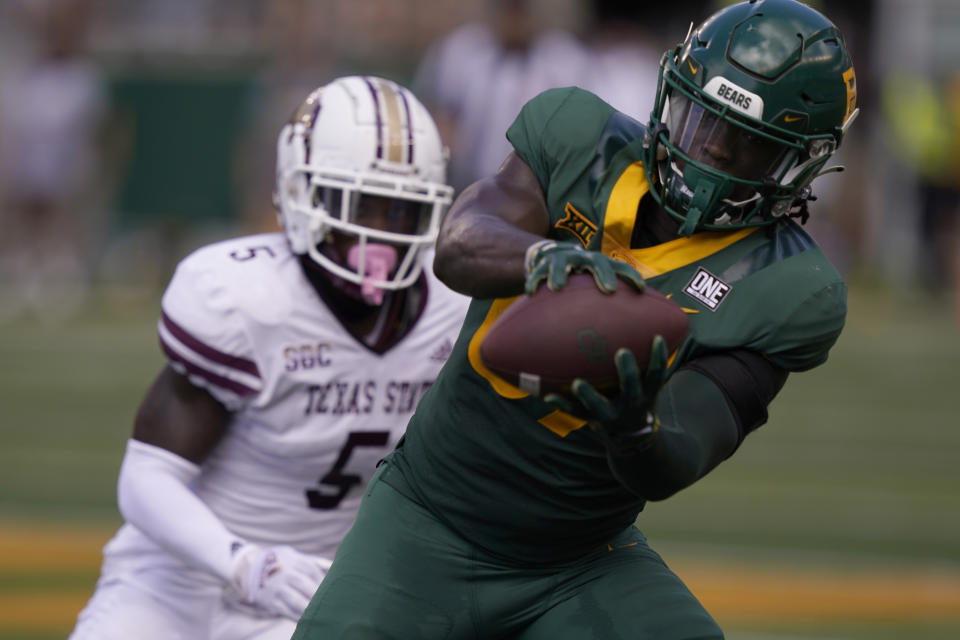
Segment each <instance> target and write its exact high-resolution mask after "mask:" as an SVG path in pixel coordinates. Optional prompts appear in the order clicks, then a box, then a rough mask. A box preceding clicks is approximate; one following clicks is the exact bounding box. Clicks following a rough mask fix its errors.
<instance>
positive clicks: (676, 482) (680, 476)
mask: <svg viewBox="0 0 960 640" xmlns="http://www.w3.org/2000/svg"><path fill="white" fill-rule="evenodd" d="M656 412H657V415H658V417H659V418H660V432H659V433H658V434H657V437H656V440H655V441H654V444H653V446H652V447H650V448H649V449H646V450H644V451H642V452H640V453H636V454H627V455H617V454H615V453H613V452H610V451H608V453H607V460H608V462H609V464H610V469H611V471H612V472H613V474H614V476H616V478H617V480H618V481H619V482H620V483H621V484H622V485H624V486H625V487H627V488H628V489H630V491H632V492H633V493H635V494H636V495H638V496H639V497H641V498H643V499H645V500H664V499H666V498H669V497H670V496H672V495H673V494H674V493H676V492H677V491H679V490H681V489H683V488H685V487H688V486H690V485H691V484H693V483H694V482H696V481H697V480H699V479H700V478H702V477H703V476H705V475H706V474H707V473H709V472H710V471H711V470H712V469H713V468H715V467H716V466H717V465H718V464H720V463H721V462H722V461H723V460H725V459H726V458H728V457H730V455H731V454H732V453H733V452H734V451H736V449H737V446H738V445H739V444H740V429H739V427H738V425H737V419H736V417H734V414H733V411H732V410H731V407H730V404H729V403H728V402H727V398H726V396H725V395H724V393H723V391H722V390H721V389H720V388H719V387H718V386H717V385H716V384H715V383H714V382H713V381H712V380H710V378H708V377H707V376H705V375H703V374H702V373H698V372H696V371H692V370H689V369H681V370H679V371H677V372H676V373H675V374H674V375H672V376H671V377H670V379H669V380H667V382H666V384H665V385H664V386H663V388H662V389H661V390H660V393H659V394H658V395H657V406H656Z"/></svg>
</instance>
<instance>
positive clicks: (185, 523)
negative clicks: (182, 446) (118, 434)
mask: <svg viewBox="0 0 960 640" xmlns="http://www.w3.org/2000/svg"><path fill="white" fill-rule="evenodd" d="M199 475H200V467H198V466H197V465H196V464H194V463H192V462H190V461H189V460H187V459H186V458H182V457H180V456H178V455H176V454H175V453H172V452H170V451H167V450H166V449H163V448H161V447H157V446H154V445H151V444H147V443H145V442H140V441H139V440H133V439H130V440H128V441H127V451H126V454H125V455H124V457H123V463H122V464H121V466H120V478H119V480H118V482H117V504H118V505H119V507H120V513H121V514H122V515H123V517H124V519H125V520H126V521H127V522H129V523H130V524H132V525H133V526H135V527H136V528H137V529H139V530H140V531H142V532H143V533H144V534H145V535H146V536H148V537H149V538H151V539H152V540H153V541H154V542H156V543H157V544H159V545H160V546H162V547H163V548H165V549H167V550H169V551H170V552H172V553H173V554H175V555H176V556H178V557H180V558H182V559H183V560H185V561H187V562H188V563H190V564H191V565H193V566H197V567H201V568H203V569H205V570H206V571H208V572H209V573H211V574H213V575H215V576H218V577H220V578H221V579H222V580H224V581H225V582H229V581H230V580H231V579H232V577H233V571H234V569H233V564H232V563H233V556H234V553H235V552H236V551H237V549H239V548H240V547H242V546H243V545H244V544H245V542H244V541H243V540H242V539H240V538H238V537H237V536H235V535H233V534H232V533H230V531H228V530H227V528H226V527H225V526H224V525H223V523H221V522H220V520H219V519H218V518H217V516H216V515H214V513H213V512H212V511H211V510H210V509H209V508H208V507H207V505H205V504H204V503H203V502H202V501H201V500H200V498H198V497H197V496H196V494H194V493H193V491H191V489H190V484H191V483H192V482H193V481H194V480H195V479H196V478H197V476H199Z"/></svg>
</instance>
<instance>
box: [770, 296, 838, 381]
mask: <svg viewBox="0 0 960 640" xmlns="http://www.w3.org/2000/svg"><path fill="white" fill-rule="evenodd" d="M846 314H847V287H846V285H845V284H844V283H843V282H834V283H831V284H829V285H827V286H825V287H823V288H822V289H820V290H819V291H817V292H815V293H814V294H812V295H811V296H809V297H807V298H806V299H805V300H803V301H801V303H800V304H799V305H797V307H796V309H795V310H794V311H793V313H792V314H790V315H789V317H788V319H787V321H786V322H784V323H783V324H782V325H780V326H779V327H778V328H777V329H776V330H775V331H774V332H773V334H772V337H773V339H772V340H770V343H771V344H775V345H777V347H776V348H775V349H772V350H768V351H767V352H766V354H765V355H766V356H767V357H768V358H769V359H770V361H771V362H773V363H774V364H776V365H777V366H780V367H782V368H784V369H786V370H787V371H807V370H809V369H813V368H814V367H817V366H819V365H821V364H823V363H824V362H826V360H827V354H828V353H829V351H830V348H831V347H833V345H834V344H835V343H836V341H837V338H839V337H840V332H841V331H843V325H844V322H845V320H846Z"/></svg>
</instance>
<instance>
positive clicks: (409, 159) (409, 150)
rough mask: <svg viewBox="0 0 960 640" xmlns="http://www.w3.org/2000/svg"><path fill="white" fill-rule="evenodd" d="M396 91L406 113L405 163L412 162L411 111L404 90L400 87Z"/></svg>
mask: <svg viewBox="0 0 960 640" xmlns="http://www.w3.org/2000/svg"><path fill="white" fill-rule="evenodd" d="M398 93H399V94H400V100H402V101H403V111H404V112H405V113H406V114H407V164H413V112H412V111H410V102H409V101H408V100H407V92H406V90H405V89H400V91H399V92H398Z"/></svg>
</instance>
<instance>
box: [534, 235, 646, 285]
mask: <svg viewBox="0 0 960 640" xmlns="http://www.w3.org/2000/svg"><path fill="white" fill-rule="evenodd" d="M526 266H527V280H526V284H525V286H524V289H525V291H526V293H527V294H528V295H529V294H531V293H533V292H534V291H536V290H537V288H538V287H539V286H540V284H541V283H542V282H544V281H546V283H547V287H548V288H549V289H550V290H551V291H556V290H557V289H562V288H563V287H564V286H565V285H566V284H567V276H568V275H569V274H570V273H572V272H576V271H586V272H588V273H590V274H591V275H593V279H594V280H595V281H596V283H597V287H599V288H600V290H601V291H603V292H605V293H613V291H614V290H615V289H616V288H617V278H622V279H624V280H626V281H627V282H629V283H630V284H631V285H633V286H634V287H636V288H637V289H638V290H639V291H643V290H644V288H645V287H646V283H645V282H644V280H643V277H642V276H641V275H640V274H639V273H637V272H636V270H635V269H633V267H631V266H630V265H628V264H626V263H625V262H620V261H619V260H614V259H612V258H608V257H607V256H605V255H603V254H602V253H600V252H599V251H587V250H585V249H584V248H583V247H581V246H580V245H579V244H577V243H575V242H552V241H545V242H543V243H535V244H534V245H532V246H531V247H530V249H529V250H528V256H527V263H526Z"/></svg>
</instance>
